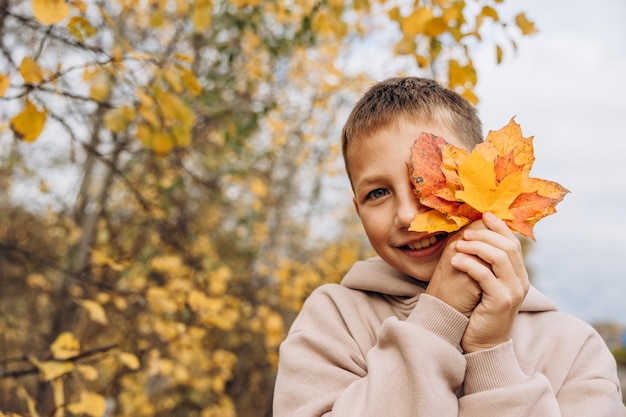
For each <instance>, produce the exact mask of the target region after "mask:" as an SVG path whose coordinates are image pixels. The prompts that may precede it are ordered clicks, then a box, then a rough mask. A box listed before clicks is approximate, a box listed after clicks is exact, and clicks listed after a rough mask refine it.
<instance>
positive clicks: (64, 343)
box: [50, 332, 80, 360]
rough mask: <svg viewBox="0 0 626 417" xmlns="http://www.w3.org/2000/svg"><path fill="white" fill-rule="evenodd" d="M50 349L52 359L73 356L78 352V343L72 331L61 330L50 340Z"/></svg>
mask: <svg viewBox="0 0 626 417" xmlns="http://www.w3.org/2000/svg"><path fill="white" fill-rule="evenodd" d="M50 351H51V352H52V357H53V358H54V359H60V360H63V359H69V358H73V357H74V356H78V354H79V353H80V343H79V341H78V340H77V339H76V337H75V336H74V335H73V334H72V333H70V332H63V333H61V334H60V335H58V336H57V338H56V339H55V341H54V342H52V344H51V345H50Z"/></svg>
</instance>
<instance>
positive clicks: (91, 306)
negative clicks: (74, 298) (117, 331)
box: [78, 300, 109, 326]
mask: <svg viewBox="0 0 626 417" xmlns="http://www.w3.org/2000/svg"><path fill="white" fill-rule="evenodd" d="M78 304H80V306H81V307H82V308H84V309H85V310H86V311H87V314H89V318H90V319H91V320H92V321H95V322H96V323H98V324H102V325H103V326H104V325H106V324H108V323H109V320H108V319H107V315H106V312H105V311H104V307H102V304H100V303H98V302H97V301H93V300H79V301H78Z"/></svg>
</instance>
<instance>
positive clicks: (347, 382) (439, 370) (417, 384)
mask: <svg viewBox="0 0 626 417" xmlns="http://www.w3.org/2000/svg"><path fill="white" fill-rule="evenodd" d="M423 285H424V283H420V282H419V281H416V280H414V279H412V278H410V277H408V276H406V275H403V274H401V273H400V272H398V271H396V270H395V269H392V268H391V267H390V266H388V265H387V264H386V263H384V262H383V261H382V260H381V259H380V258H372V259H370V260H367V261H362V262H358V263H356V264H355V265H354V267H353V268H352V269H351V270H350V272H348V274H347V275H346V277H345V278H344V280H343V281H342V283H341V285H325V286H322V287H320V288H318V289H317V290H316V291H315V292H314V293H313V294H312V295H311V296H310V297H309V298H308V300H307V301H306V303H305V305H304V307H303V309H302V311H301V313H300V314H299V316H298V317H297V319H296V321H295V322H294V324H293V326H292V328H291V329H290V331H289V334H288V336H287V338H286V340H285V341H284V342H283V344H282V345H281V349H280V362H279V367H278V377H277V381H276V387H275V393H274V417H283V416H289V417H296V416H298V417H299V416H302V417H313V416H334V417H349V416H358V417H369V416H372V417H373V416H376V417H381V416H390V417H409V416H410V417H420V416H425V417H453V416H463V417H477V416H481V417H491V416H494V417H500V416H506V417H517V416H520V417H521V416H536V417H552V416H580V417H624V416H626V408H624V405H623V404H622V401H621V398H622V397H621V392H620V387H619V382H618V379H617V372H616V365H615V360H614V358H613V356H612V355H611V353H610V352H609V350H608V349H607V347H606V345H605V344H604V341H603V340H602V339H601V338H600V336H599V335H598V334H597V333H596V332H595V331H594V330H593V328H591V327H590V326H588V325H587V324H585V323H583V322H581V321H580V320H578V319H576V318H574V317H571V316H568V315H566V314H563V313H559V312H557V311H556V308H555V306H554V305H553V304H552V302H550V301H549V300H548V299H547V298H546V297H545V296H543V295H542V294H541V293H539V291H537V290H536V289H534V288H531V289H530V291H529V292H528V295H527V296H526V299H525V300H524V303H523V305H522V309H521V310H522V311H521V312H520V314H519V316H518V318H517V319H516V322H515V326H514V328H513V332H512V336H511V340H509V341H508V342H506V343H503V344H501V345H498V346H496V347H494V348H492V349H488V350H484V351H480V352H474V353H471V354H463V353H462V350H461V348H460V342H461V338H462V336H463V333H464V331H465V328H466V326H467V323H468V319H467V318H466V317H465V316H464V315H462V314H460V313H459V312H457V311H456V310H454V309H453V308H451V307H450V306H448V305H447V304H445V303H443V302H441V301H439V300H438V299H436V298H434V297H431V296H429V295H427V294H423V292H424V289H423V288H422V286H423Z"/></svg>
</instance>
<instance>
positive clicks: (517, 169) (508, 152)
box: [409, 119, 569, 239]
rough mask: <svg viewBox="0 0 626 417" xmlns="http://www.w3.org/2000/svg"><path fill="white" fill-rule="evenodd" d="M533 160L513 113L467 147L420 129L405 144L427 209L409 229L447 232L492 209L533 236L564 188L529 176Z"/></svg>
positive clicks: (415, 183)
mask: <svg viewBox="0 0 626 417" xmlns="http://www.w3.org/2000/svg"><path fill="white" fill-rule="evenodd" d="M534 161H535V156H534V153H533V145H532V137H531V138H524V137H523V136H522V130H521V128H520V126H519V125H518V124H517V123H515V121H514V119H511V121H510V122H509V124H508V125H507V126H505V127H503V128H502V129H500V130H498V131H495V132H494V131H490V132H489V134H488V135H487V138H486V139H485V141H484V142H483V143H480V144H479V145H477V146H476V147H475V148H474V149H473V150H472V152H471V153H468V152H466V151H465V150H463V149H461V148H457V147H455V146H453V145H450V144H448V143H447V142H445V140H443V139H442V138H440V137H437V136H434V135H433V134H430V133H422V135H420V137H419V138H418V139H417V140H416V141H415V143H414V144H413V146H412V147H411V164H410V165H409V179H410V180H411V182H412V183H413V187H414V189H415V193H416V195H417V197H418V198H419V200H420V203H421V204H422V205H424V206H427V207H430V208H432V209H433V210H431V211H429V212H427V213H423V214H419V215H417V216H415V219H414V220H413V222H411V225H410V228H409V230H412V231H422V232H429V233H434V232H438V231H441V232H452V231H455V230H458V229H460V228H461V227H463V226H464V225H465V224H467V223H469V222H471V221H475V220H478V219H480V217H481V216H482V214H483V213H486V212H492V213H493V214H495V215H496V216H498V217H500V218H501V219H502V220H503V221H504V222H505V223H506V224H507V226H508V227H509V229H511V230H512V231H514V232H519V233H520V234H522V235H523V236H526V237H528V238H531V239H534V235H533V227H534V225H535V223H537V221H539V220H540V219H542V218H543V217H545V216H548V215H550V214H553V213H555V212H556V209H555V206H556V204H558V203H559V202H560V201H561V200H562V199H563V197H565V195H566V194H567V193H568V192H569V191H568V190H567V189H565V188H563V187H562V186H561V185H559V184H557V183H555V182H552V181H547V180H543V179H540V178H530V177H529V176H528V175H529V173H530V169H531V167H532V164H533V162H534Z"/></svg>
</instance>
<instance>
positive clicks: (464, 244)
mask: <svg viewBox="0 0 626 417" xmlns="http://www.w3.org/2000/svg"><path fill="white" fill-rule="evenodd" d="M475 223H479V222H475ZM480 223H482V224H483V225H484V226H486V227H485V228H476V227H474V228H470V227H468V228H466V229H464V230H463V231H461V232H460V234H461V235H462V239H459V240H458V241H457V242H456V251H457V254H455V255H454V256H453V257H452V259H451V263H452V265H453V266H454V267H455V268H457V269H458V270H459V271H463V272H466V273H467V274H468V275H469V276H470V277H471V278H472V279H473V280H475V282H476V283H477V284H478V285H479V286H480V289H481V291H482V297H481V299H480V302H479V303H478V304H477V305H476V307H475V308H474V310H473V311H472V313H471V315H470V321H469V324H468V326H467V329H466V330H465V334H464V335H463V339H462V340H461V347H462V348H463V350H464V351H465V352H467V353H470V352H475V351H477V350H482V349H489V348H491V347H494V346H496V345H498V344H500V343H503V342H506V341H507V340H509V338H510V334H511V328H512V327H513V323H514V321H515V318H516V316H517V313H518V312H519V309H520V306H521V305H522V301H524V298H525V297H526V293H527V292H528V288H529V287H530V282H529V280H528V273H527V272H526V267H525V265H524V258H523V256H522V249H521V245H520V242H519V240H518V239H517V237H515V235H514V234H513V233H512V232H511V231H510V230H509V228H508V227H507V226H506V224H504V222H503V221H502V220H500V219H498V218H497V217H496V216H494V215H493V214H491V213H486V214H485V215H484V216H483V221H482V222H480Z"/></svg>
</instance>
